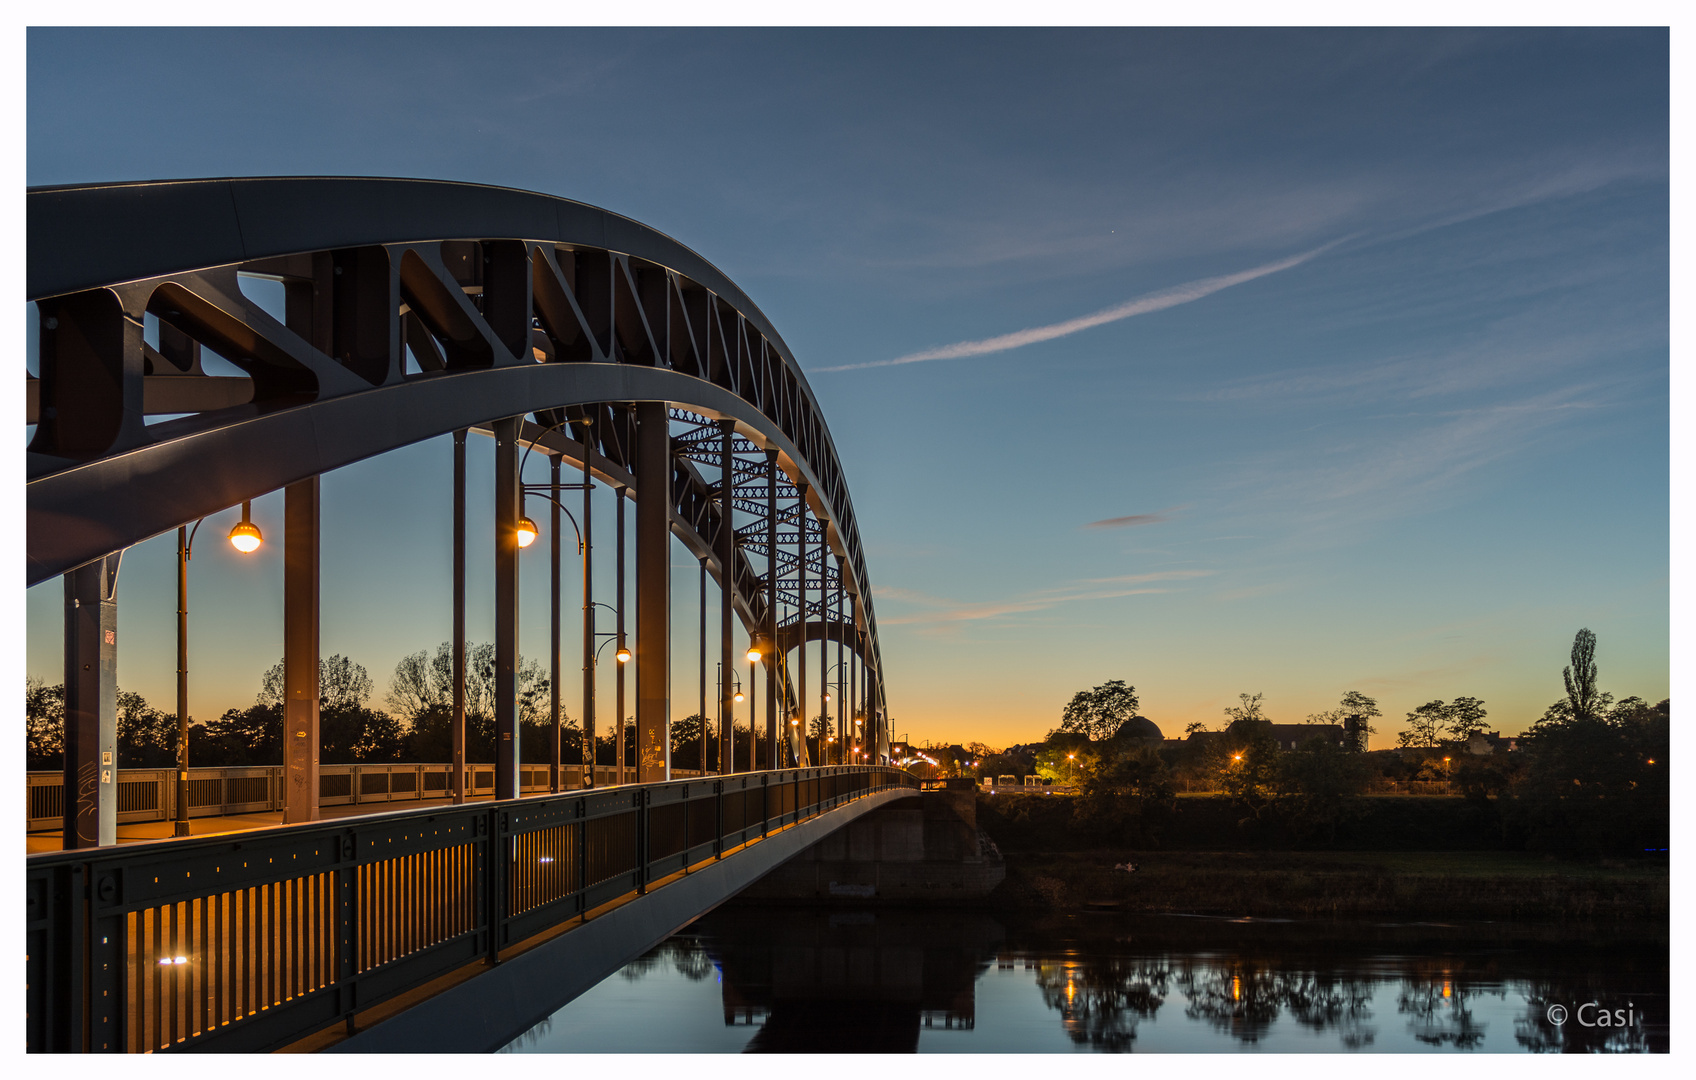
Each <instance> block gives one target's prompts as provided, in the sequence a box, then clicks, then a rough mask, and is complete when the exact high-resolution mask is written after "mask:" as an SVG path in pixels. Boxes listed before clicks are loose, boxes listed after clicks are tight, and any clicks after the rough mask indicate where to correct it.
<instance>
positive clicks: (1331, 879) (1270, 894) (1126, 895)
mask: <svg viewBox="0 0 1696 1080" xmlns="http://www.w3.org/2000/svg"><path fill="white" fill-rule="evenodd" d="M1005 854H1006V859H1007V880H1006V881H1004V882H1003V883H1002V884H1001V886H1000V887H999V888H998V889H996V890H995V892H994V893H992V894H991V895H990V897H989V902H990V903H991V904H992V905H994V906H996V907H1001V908H1006V909H1009V910H1023V911H1042V910H1060V911H1072V910H1076V911H1087V910H1113V911H1124V912H1142V913H1179V912H1182V913H1191V914H1200V915H1228V916H1234V917H1244V916H1248V917H1260V918H1307V919H1312V918H1326V919H1344V918H1398V919H1410V918H1412V919H1432V918H1439V919H1536V920H1556V921H1582V922H1658V923H1661V924H1663V925H1664V924H1665V923H1666V922H1667V921H1668V918H1669V913H1670V884H1669V877H1668V870H1667V865H1666V864H1665V863H1664V862H1663V863H1658V864H1636V865H1630V864H1621V863H1613V862H1606V861H1604V862H1589V863H1576V862H1572V863H1569V862H1557V861H1553V860H1549V859H1545V858H1542V857H1538V856H1533V855H1524V854H1515V853H1507V852H1470V851H1458V852H1193V851H1173V852H1137V851H1126V850H1113V849H1100V850H1088V851H1070V852H1053V853H1040V852H1006V853H1005ZM1126 863H1130V864H1132V865H1134V866H1135V867H1136V869H1135V870H1134V871H1126V870H1122V869H1115V866H1116V865H1123V864H1126Z"/></svg>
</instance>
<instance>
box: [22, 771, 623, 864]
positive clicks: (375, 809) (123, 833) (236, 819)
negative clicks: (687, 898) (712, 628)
mask: <svg viewBox="0 0 1696 1080" xmlns="http://www.w3.org/2000/svg"><path fill="white" fill-rule="evenodd" d="M612 786H613V787H619V786H623V787H631V786H633V785H630V784H625V785H612ZM595 790H597V791H606V790H609V789H608V788H607V787H600V788H596V789H595ZM551 797H552V796H551V795H550V794H548V793H546V792H543V793H538V794H535V795H527V796H525V798H532V799H535V798H551ZM494 799H495V797H494V796H493V795H472V796H469V797H467V798H466V800H465V802H466V804H467V805H470V804H473V803H486V802H493V801H494ZM452 805H453V799H452V798H441V799H419V800H415V801H413V802H405V803H365V804H350V805H347V806H323V807H320V808H319V810H318V820H319V821H339V820H341V819H343V818H351V817H370V816H373V815H378V814H393V813H398V812H401V811H406V810H417V809H419V808H420V807H426V806H452ZM281 825H283V812H282V811H281V810H262V811H259V812H257V813H252V814H218V815H213V816H210V817H193V818H189V821H188V831H189V835H190V836H218V835H221V834H224V833H237V832H248V831H251V830H253V829H274V828H278V827H280V826H281ZM27 839H28V843H29V850H28V853H29V854H31V855H39V854H42V853H44V852H48V851H63V850H64V848H65V837H64V831H63V830H62V829H50V830H45V829H38V830H36V831H34V832H31V833H28V834H27ZM174 839H177V836H176V822H174V821H132V822H120V823H119V824H118V843H119V844H144V843H148V842H149V841H154V840H174Z"/></svg>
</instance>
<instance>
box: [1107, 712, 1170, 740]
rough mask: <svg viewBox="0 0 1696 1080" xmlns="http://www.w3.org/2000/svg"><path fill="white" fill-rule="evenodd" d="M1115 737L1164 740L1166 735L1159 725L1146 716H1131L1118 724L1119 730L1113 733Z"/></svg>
mask: <svg viewBox="0 0 1696 1080" xmlns="http://www.w3.org/2000/svg"><path fill="white" fill-rule="evenodd" d="M1113 737H1114V738H1115V739H1136V740H1137V741H1139V742H1165V741H1166V736H1165V735H1164V734H1163V733H1162V732H1161V730H1160V726H1159V725H1158V724H1156V723H1155V722H1154V721H1153V720H1150V719H1149V718H1148V717H1146V716H1133V717H1131V718H1130V719H1129V720H1126V721H1125V722H1124V723H1123V724H1120V725H1119V730H1118V731H1115V732H1114V733H1113Z"/></svg>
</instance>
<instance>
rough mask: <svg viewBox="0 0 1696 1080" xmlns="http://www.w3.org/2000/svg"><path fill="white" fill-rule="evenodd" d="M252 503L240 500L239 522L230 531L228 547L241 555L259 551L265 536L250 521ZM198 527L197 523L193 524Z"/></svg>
mask: <svg viewBox="0 0 1696 1080" xmlns="http://www.w3.org/2000/svg"><path fill="white" fill-rule="evenodd" d="M252 517H253V503H252V502H250V501H248V500H245V499H244V500H242V504H241V520H240V521H238V522H236V527H235V528H233V529H231V530H230V545H231V546H232V547H234V548H235V549H236V550H237V551H239V552H241V553H242V554H243V555H247V554H250V553H252V552H255V551H258V550H259V545H260V544H263V543H264V542H265V535H264V534H263V533H261V532H260V531H259V526H257V525H255V524H254V523H253V521H252ZM195 524H196V525H199V524H200V523H199V522H195Z"/></svg>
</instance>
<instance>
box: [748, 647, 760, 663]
mask: <svg viewBox="0 0 1696 1080" xmlns="http://www.w3.org/2000/svg"><path fill="white" fill-rule="evenodd" d="M759 662H760V650H759V649H758V648H756V647H755V646H753V645H750V646H748V663H750V664H757V663H759Z"/></svg>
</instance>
